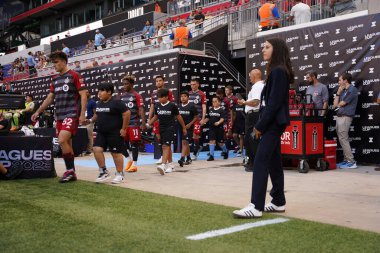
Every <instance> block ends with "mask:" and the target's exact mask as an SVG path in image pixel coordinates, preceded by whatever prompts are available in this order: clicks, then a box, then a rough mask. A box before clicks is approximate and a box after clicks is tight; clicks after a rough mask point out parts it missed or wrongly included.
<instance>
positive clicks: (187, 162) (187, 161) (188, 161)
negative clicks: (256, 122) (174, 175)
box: [185, 159, 193, 165]
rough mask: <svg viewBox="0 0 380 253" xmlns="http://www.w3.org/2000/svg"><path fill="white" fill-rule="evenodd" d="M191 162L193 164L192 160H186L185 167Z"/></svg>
mask: <svg viewBox="0 0 380 253" xmlns="http://www.w3.org/2000/svg"><path fill="white" fill-rule="evenodd" d="M192 162H193V160H191V159H187V160H186V162H185V165H189V164H191V163H192Z"/></svg>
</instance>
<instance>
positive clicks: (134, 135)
mask: <svg viewBox="0 0 380 253" xmlns="http://www.w3.org/2000/svg"><path fill="white" fill-rule="evenodd" d="M135 79H136V78H135V76H133V75H126V76H124V77H123V85H124V92H123V93H122V94H121V95H120V99H121V101H123V102H124V103H125V105H126V106H127V108H128V109H129V111H130V112H131V117H130V120H129V126H128V128H127V129H126V134H125V137H124V140H125V141H126V142H128V144H129V148H130V149H132V158H133V159H132V160H131V158H130V156H129V155H127V160H128V162H127V165H126V167H125V171H127V172H136V171H137V159H138V156H139V142H140V141H141V128H143V129H145V111H144V101H143V99H142V97H141V95H140V94H139V93H137V92H136V91H135V90H134V89H133V85H134V84H135ZM140 119H141V121H142V123H141V124H140Z"/></svg>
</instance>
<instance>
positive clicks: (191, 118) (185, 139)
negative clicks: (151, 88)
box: [178, 91, 198, 167]
mask: <svg viewBox="0 0 380 253" xmlns="http://www.w3.org/2000/svg"><path fill="white" fill-rule="evenodd" d="M178 110H179V114H180V115H181V116H182V118H183V121H184V122H185V125H186V130H187V135H186V136H185V135H181V143H182V154H181V159H179V160H178V163H179V165H180V166H181V167H183V165H184V164H186V165H188V164H190V162H189V161H191V158H190V147H189V141H190V140H191V138H192V137H193V131H194V123H195V121H197V120H198V111H197V108H195V105H194V104H193V103H190V102H189V93H188V92H187V91H182V92H181V104H180V105H179V106H178ZM180 133H181V131H180ZM185 157H186V158H187V161H185Z"/></svg>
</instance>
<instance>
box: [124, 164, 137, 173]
mask: <svg viewBox="0 0 380 253" xmlns="http://www.w3.org/2000/svg"><path fill="white" fill-rule="evenodd" d="M126 171H127V172H136V171H137V166H136V165H132V166H131V167H129V169H128V170H126Z"/></svg>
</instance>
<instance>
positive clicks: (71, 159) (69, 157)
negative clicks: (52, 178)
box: [62, 153, 75, 170]
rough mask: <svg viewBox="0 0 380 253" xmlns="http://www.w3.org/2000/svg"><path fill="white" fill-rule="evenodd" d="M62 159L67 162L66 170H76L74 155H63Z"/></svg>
mask: <svg viewBox="0 0 380 253" xmlns="http://www.w3.org/2000/svg"><path fill="white" fill-rule="evenodd" d="M62 158H63V160H64V161H65V165H66V170H71V169H72V170H75V166H74V154H72V153H66V154H62Z"/></svg>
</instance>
